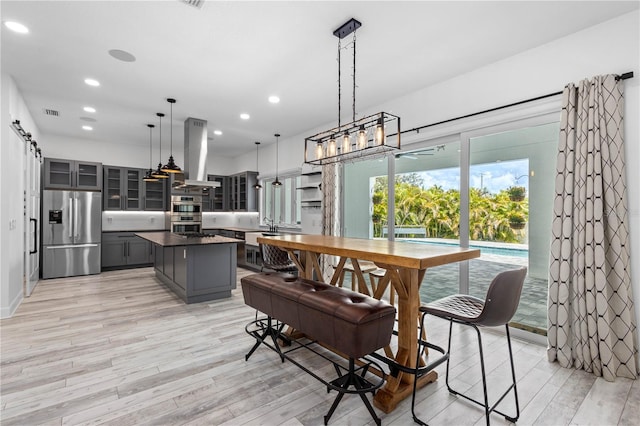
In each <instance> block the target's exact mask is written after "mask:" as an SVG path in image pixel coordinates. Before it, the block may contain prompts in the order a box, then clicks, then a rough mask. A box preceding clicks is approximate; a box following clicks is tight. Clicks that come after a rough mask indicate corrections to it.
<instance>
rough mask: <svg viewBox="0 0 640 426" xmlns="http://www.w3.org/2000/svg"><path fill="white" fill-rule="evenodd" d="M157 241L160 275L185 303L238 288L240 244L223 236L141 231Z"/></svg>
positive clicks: (155, 256)
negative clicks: (189, 235) (237, 275)
mask: <svg viewBox="0 0 640 426" xmlns="http://www.w3.org/2000/svg"><path fill="white" fill-rule="evenodd" d="M136 236H138V237H140V238H142V239H145V240H147V241H149V242H151V243H152V245H153V259H154V268H155V271H156V277H158V279H159V280H160V281H162V282H163V283H164V284H165V285H166V286H167V287H169V288H170V289H171V290H172V291H173V292H174V293H175V294H176V295H178V296H179V297H180V298H181V299H182V300H184V301H185V303H197V302H206V301H209V300H217V299H224V298H228V297H231V290H233V289H234V288H236V266H237V258H236V257H237V255H236V251H237V245H238V243H241V242H242V241H241V240H237V239H235V238H228V237H222V236H220V235H216V236H211V237H185V236H183V235H178V234H174V233H172V232H140V233H136Z"/></svg>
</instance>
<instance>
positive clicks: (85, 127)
mask: <svg viewBox="0 0 640 426" xmlns="http://www.w3.org/2000/svg"><path fill="white" fill-rule="evenodd" d="M82 129H83V130H86V131H91V130H93V127H91V126H82Z"/></svg>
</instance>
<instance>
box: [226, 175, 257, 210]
mask: <svg viewBox="0 0 640 426" xmlns="http://www.w3.org/2000/svg"><path fill="white" fill-rule="evenodd" d="M257 177H258V173H257V172H243V173H238V174H235V175H232V176H229V184H228V187H229V191H230V197H229V199H230V210H234V211H241V212H255V211H258V206H257V202H256V198H257V197H256V195H257V192H256V190H255V188H254V187H253V185H255V183H256V179H257Z"/></svg>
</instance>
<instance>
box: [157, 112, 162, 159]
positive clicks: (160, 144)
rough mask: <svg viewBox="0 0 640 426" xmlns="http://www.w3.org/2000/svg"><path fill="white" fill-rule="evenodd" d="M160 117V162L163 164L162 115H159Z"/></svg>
mask: <svg viewBox="0 0 640 426" xmlns="http://www.w3.org/2000/svg"><path fill="white" fill-rule="evenodd" d="M158 117H160V127H159V129H158V130H159V131H160V164H162V116H161V115H159V116H158Z"/></svg>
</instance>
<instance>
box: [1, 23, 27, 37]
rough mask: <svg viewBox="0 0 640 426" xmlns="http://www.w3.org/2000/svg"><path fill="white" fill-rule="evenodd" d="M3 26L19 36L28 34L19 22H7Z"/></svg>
mask: <svg viewBox="0 0 640 426" xmlns="http://www.w3.org/2000/svg"><path fill="white" fill-rule="evenodd" d="M4 26H5V27H7V28H9V29H10V30H11V31H15V32H17V33H20V34H27V33H28V32H29V28H27V27H25V26H24V25H22V24H21V23H19V22H13V21H7V22H5V23H4Z"/></svg>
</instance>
